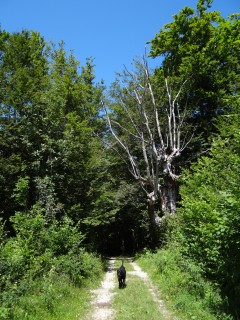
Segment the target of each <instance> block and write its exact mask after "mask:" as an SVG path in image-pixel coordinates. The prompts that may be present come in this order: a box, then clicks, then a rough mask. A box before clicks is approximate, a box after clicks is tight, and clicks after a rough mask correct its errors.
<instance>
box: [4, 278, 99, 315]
mask: <svg viewBox="0 0 240 320" xmlns="http://www.w3.org/2000/svg"><path fill="white" fill-rule="evenodd" d="M36 285H38V287H37V288H36V287H35V288H32V289H31V290H30V292H29V293H28V294H26V295H24V296H22V297H21V298H20V299H19V300H18V302H17V304H15V305H14V306H13V310H12V312H13V314H14V319H16V320H23V319H24V320H42V319H44V320H72V319H79V320H80V319H83V318H84V316H85V315H86V314H87V313H88V311H89V305H90V303H89V302H90V300H91V293H90V291H89V289H90V288H91V289H94V288H96V287H98V285H99V280H96V279H94V280H93V281H91V282H90V281H86V282H83V284H82V286H81V287H76V286H74V285H73V284H71V282H69V281H67V280H65V279H62V278H60V277H59V278H56V279H55V281H51V282H49V281H47V283H46V282H44V281H43V280H42V281H40V282H38V283H35V285H34V286H36ZM0 319H4V318H1V317H0Z"/></svg>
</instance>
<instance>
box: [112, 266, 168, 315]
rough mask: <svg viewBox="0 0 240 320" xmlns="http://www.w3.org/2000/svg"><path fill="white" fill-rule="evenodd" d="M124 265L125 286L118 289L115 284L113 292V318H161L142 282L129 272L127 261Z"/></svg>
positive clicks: (130, 268)
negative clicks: (114, 293) (125, 274)
mask: <svg viewBox="0 0 240 320" xmlns="http://www.w3.org/2000/svg"><path fill="white" fill-rule="evenodd" d="M116 264H117V263H116ZM125 267H126V270H127V281H126V284H127V286H126V288H125V289H118V285H117V284H116V290H115V292H116V293H117V294H116V296H115V298H114V301H113V308H114V310H115V311H116V318H115V320H127V319H129V320H130V319H131V320H135V319H136V320H139V319H141V320H149V319H151V320H161V319H163V318H161V315H160V312H159V310H158V306H157V304H156V303H155V302H154V301H153V298H152V296H151V294H150V292H149V291H148V288H147V287H146V285H145V284H144V282H143V281H142V280H141V279H139V277H137V276H135V275H134V274H131V271H133V270H132V267H131V265H130V264H129V263H128V262H127V261H126V262H125ZM116 282H117V279H116Z"/></svg>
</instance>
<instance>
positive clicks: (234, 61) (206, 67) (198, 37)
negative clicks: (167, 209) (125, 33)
mask: <svg viewBox="0 0 240 320" xmlns="http://www.w3.org/2000/svg"><path fill="white" fill-rule="evenodd" d="M211 3H212V0H200V1H198V3H197V10H196V11H194V9H192V8H189V7H185V8H183V9H182V10H181V11H180V13H179V14H176V15H174V21H173V22H170V23H168V24H166V25H165V26H164V28H163V29H161V30H160V32H159V33H158V34H156V36H155V37H154V38H153V40H152V41H151V52H150V55H151V56H152V57H157V56H162V57H163V63H162V67H161V68H160V70H163V72H164V74H165V76H174V77H179V78H180V79H189V80H190V81H189V82H188V89H189V92H191V94H188V95H187V98H188V106H189V107H190V110H191V117H190V119H189V122H191V123H193V125H194V126H195V130H196V134H198V135H201V136H202V138H201V139H199V138H198V141H196V147H195V150H194V149H193V150H192V152H195V153H196V152H197V153H198V152H199V150H201V148H202V146H201V144H203V143H206V142H207V139H208V138H209V136H210V135H211V133H212V132H213V131H215V128H214V126H213V119H214V118H215V117H216V116H217V115H218V114H220V113H223V112H225V111H227V110H228V108H229V104H228V103H226V97H228V96H229V95H230V96H232V95H234V94H235V92H236V86H237V82H238V83H239V80H237V79H239V59H238V52H239V29H240V25H239V14H233V15H231V16H230V17H229V18H228V19H224V18H223V17H221V15H220V13H219V12H215V11H208V10H207V9H208V8H210V7H211ZM197 142H198V143H197Z"/></svg>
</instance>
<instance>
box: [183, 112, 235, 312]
mask: <svg viewBox="0 0 240 320" xmlns="http://www.w3.org/2000/svg"><path fill="white" fill-rule="evenodd" d="M220 131H221V136H220V137H217V138H216V139H215V141H214V143H213V146H212V149H211V151H210V155H209V157H202V158H201V159H200V160H199V161H198V163H196V164H195V165H193V166H192V170H191V171H188V172H185V174H184V179H183V182H184V185H183V186H182V188H181V195H182V202H181V204H182V208H181V210H180V217H179V219H180V220H179V221H180V223H181V229H180V233H181V239H182V240H181V241H182V246H183V248H184V252H185V255H187V256H190V257H191V258H192V259H195V260H196V261H197V263H198V264H199V265H201V266H202V268H204V270H205V272H206V274H207V275H208V276H211V277H212V278H214V279H215V281H217V282H218V283H219V284H220V285H221V288H222V290H223V293H224V294H227V296H228V297H229V306H230V309H232V311H233V310H235V311H236V309H238V301H239V297H240V291H239V281H240V273H239V270H238V261H239V259H240V237H239V226H240V216H239V210H240V206H239V196H240V194H239V184H240V180H239V166H240V144H239V143H240V136H239V113H238V109H236V113H233V114H230V115H228V116H226V117H223V120H222V122H221V126H220Z"/></svg>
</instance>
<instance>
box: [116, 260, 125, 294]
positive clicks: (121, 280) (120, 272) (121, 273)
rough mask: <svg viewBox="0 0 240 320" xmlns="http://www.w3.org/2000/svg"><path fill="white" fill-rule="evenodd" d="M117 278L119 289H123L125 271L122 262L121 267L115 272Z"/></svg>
mask: <svg viewBox="0 0 240 320" xmlns="http://www.w3.org/2000/svg"><path fill="white" fill-rule="evenodd" d="M117 277H118V283H119V289H123V288H125V286H126V284H125V280H126V269H125V267H124V265H123V260H122V265H121V267H120V268H119V269H118V270H117Z"/></svg>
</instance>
